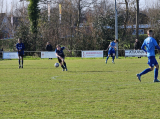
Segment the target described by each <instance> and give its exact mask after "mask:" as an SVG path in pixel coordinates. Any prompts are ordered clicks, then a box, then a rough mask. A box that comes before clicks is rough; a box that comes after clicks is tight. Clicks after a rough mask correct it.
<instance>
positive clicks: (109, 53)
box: [106, 50, 111, 64]
mask: <svg viewBox="0 0 160 119" xmlns="http://www.w3.org/2000/svg"><path fill="white" fill-rule="evenodd" d="M110 56H111V51H110V50H109V51H108V56H107V58H106V64H107V60H108V59H109V57H110Z"/></svg>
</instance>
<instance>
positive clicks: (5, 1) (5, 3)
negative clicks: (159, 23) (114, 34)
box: [0, 0, 158, 12]
mask: <svg viewBox="0 0 160 119" xmlns="http://www.w3.org/2000/svg"><path fill="white" fill-rule="evenodd" d="M2 1H3V9H2ZM19 1H20V0H0V12H1V10H3V11H2V12H6V10H7V12H9V11H10V10H11V3H13V4H14V7H13V8H16V6H19V5H21V6H22V5H23V4H22V3H21V2H19ZM110 1H111V2H113V3H114V1H115V0H110ZM123 1H124V0H117V3H119V2H123ZM146 1H147V2H146ZM157 1H158V0H140V3H139V4H140V8H146V7H147V6H150V5H152V4H155V3H156V2H157ZM6 6H7V9H6Z"/></svg>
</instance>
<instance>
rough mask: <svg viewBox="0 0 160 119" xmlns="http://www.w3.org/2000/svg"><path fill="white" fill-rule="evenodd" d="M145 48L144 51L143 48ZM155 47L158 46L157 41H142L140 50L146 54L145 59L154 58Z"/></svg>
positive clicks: (150, 38)
mask: <svg viewBox="0 0 160 119" xmlns="http://www.w3.org/2000/svg"><path fill="white" fill-rule="evenodd" d="M145 46H146V50H145V49H144V47H145ZM155 46H158V44H157V41H156V40H155V39H154V38H152V37H148V38H146V39H145V40H144V42H143V44H142V47H141V49H143V50H144V51H145V52H147V57H151V56H155Z"/></svg>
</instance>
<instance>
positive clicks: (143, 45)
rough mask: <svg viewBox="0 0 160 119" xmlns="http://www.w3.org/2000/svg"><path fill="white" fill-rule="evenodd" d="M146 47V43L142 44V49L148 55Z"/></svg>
mask: <svg viewBox="0 0 160 119" xmlns="http://www.w3.org/2000/svg"><path fill="white" fill-rule="evenodd" d="M144 47H145V43H143V44H142V47H141V49H142V50H144V51H145V52H146V53H147V51H146V49H145V48H144Z"/></svg>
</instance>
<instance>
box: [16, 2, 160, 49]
mask: <svg viewBox="0 0 160 119" xmlns="http://www.w3.org/2000/svg"><path fill="white" fill-rule="evenodd" d="M137 1H138V0H123V4H118V8H117V9H118V38H119V49H133V43H134V41H135V39H136V35H132V33H133V31H134V30H135V29H136V28H134V27H133V26H134V25H135V24H137V23H136V19H137V17H136V14H137V8H138V6H137V4H136V2H137ZM59 4H61V7H62V8H61V10H62V11H61V12H62V13H61V21H60V11H59ZM48 6H49V7H50V16H49V15H48V11H49V10H48ZM159 11H160V8H159V7H158V5H157V6H156V5H155V6H153V7H150V8H148V9H147V8H145V9H141V8H140V9H139V14H138V15H139V16H138V24H150V25H151V29H153V30H154V37H155V38H156V39H157V40H159V39H160V32H159V31H160V27H159V23H160V18H159V16H160V15H159V13H160V12H159ZM14 16H16V17H20V18H21V19H20V21H19V27H18V28H17V29H16V33H15V41H16V39H17V38H18V37H21V38H22V39H23V42H24V43H25V46H26V50H28V51H40V50H45V45H46V42H47V41H49V42H50V43H51V44H52V46H53V47H54V48H55V46H56V45H57V44H60V45H63V46H66V47H68V48H69V49H71V50H105V49H107V47H108V45H109V43H110V41H112V40H114V38H115V8H114V3H111V2H110V0H102V1H99V0H90V1H86V0H65V1H64V0H62V1H59V0H51V1H50V2H47V0H29V5H28V6H26V7H25V10H24V11H23V8H22V7H21V8H18V9H16V10H15V11H14ZM128 26H132V27H131V28H128ZM146 37H147V36H146V35H140V36H139V41H140V42H141V43H142V42H143V40H144V39H145V38H146Z"/></svg>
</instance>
